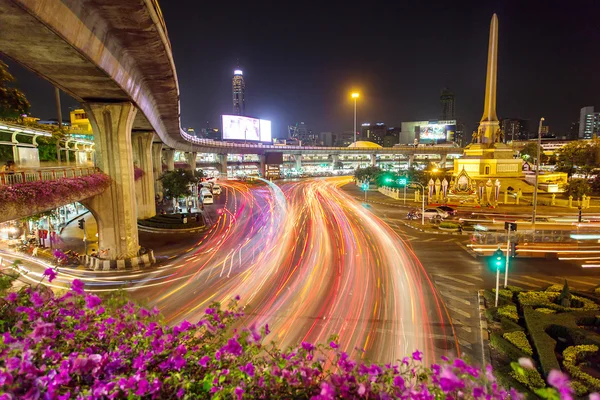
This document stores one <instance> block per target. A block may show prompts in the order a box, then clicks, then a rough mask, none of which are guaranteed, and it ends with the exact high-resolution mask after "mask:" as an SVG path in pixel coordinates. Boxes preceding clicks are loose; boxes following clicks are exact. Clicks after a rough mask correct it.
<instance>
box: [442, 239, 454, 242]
mask: <svg viewBox="0 0 600 400" xmlns="http://www.w3.org/2000/svg"><path fill="white" fill-rule="evenodd" d="M455 241H456V239H446V240H442V242H444V243H448V242H455Z"/></svg>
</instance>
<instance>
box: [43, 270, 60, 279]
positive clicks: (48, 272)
mask: <svg viewBox="0 0 600 400" xmlns="http://www.w3.org/2000/svg"><path fill="white" fill-rule="evenodd" d="M56 275H57V274H56V271H54V268H46V270H45V271H44V274H43V276H47V277H48V282H50V283H52V281H53V280H54V278H56Z"/></svg>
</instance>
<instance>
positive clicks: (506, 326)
mask: <svg viewBox="0 0 600 400" xmlns="http://www.w3.org/2000/svg"><path fill="white" fill-rule="evenodd" d="M500 324H501V326H502V331H503V332H514V331H523V330H525V328H523V327H522V326H521V325H519V324H517V323H516V322H513V321H511V320H510V319H508V318H500Z"/></svg>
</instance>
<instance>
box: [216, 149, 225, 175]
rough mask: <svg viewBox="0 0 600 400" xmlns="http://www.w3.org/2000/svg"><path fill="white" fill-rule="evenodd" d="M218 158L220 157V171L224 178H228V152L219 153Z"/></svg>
mask: <svg viewBox="0 0 600 400" xmlns="http://www.w3.org/2000/svg"><path fill="white" fill-rule="evenodd" d="M217 158H218V159H219V165H220V166H221V167H220V168H219V172H220V173H221V176H222V177H223V179H227V154H218V155H217Z"/></svg>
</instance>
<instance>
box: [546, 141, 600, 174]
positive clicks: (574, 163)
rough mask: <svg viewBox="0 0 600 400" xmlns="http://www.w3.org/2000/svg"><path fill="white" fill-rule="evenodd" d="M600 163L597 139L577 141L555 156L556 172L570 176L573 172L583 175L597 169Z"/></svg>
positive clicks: (567, 145)
mask: <svg viewBox="0 0 600 400" xmlns="http://www.w3.org/2000/svg"><path fill="white" fill-rule="evenodd" d="M599 162H600V146H599V143H598V139H593V140H591V141H585V140H577V141H574V142H571V143H568V144H566V145H565V146H563V147H562V148H560V150H558V154H557V163H556V170H557V171H559V172H566V173H567V174H568V175H569V176H571V175H572V174H573V173H575V172H580V173H583V174H585V175H589V173H590V172H591V171H592V170H593V169H594V168H597V167H598V165H599Z"/></svg>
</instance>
